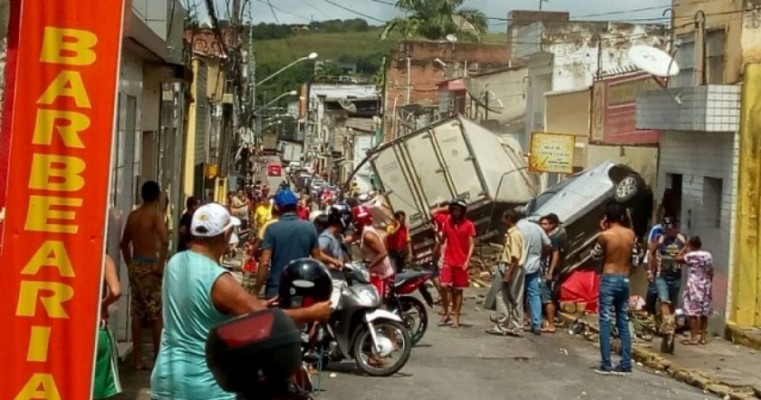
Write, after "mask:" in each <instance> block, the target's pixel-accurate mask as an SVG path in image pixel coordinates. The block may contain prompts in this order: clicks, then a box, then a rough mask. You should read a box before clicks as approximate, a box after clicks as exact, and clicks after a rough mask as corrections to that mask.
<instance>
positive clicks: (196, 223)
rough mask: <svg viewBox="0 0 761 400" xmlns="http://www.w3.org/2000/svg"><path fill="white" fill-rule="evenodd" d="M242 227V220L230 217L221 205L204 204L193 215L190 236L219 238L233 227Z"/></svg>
mask: <svg viewBox="0 0 761 400" xmlns="http://www.w3.org/2000/svg"><path fill="white" fill-rule="evenodd" d="M236 226H240V220H239V219H238V218H235V217H233V216H231V215H230V212H229V211H227V208H225V207H224V206H223V205H221V204H219V203H209V204H204V205H202V206H201V207H198V209H197V210H196V211H195V212H194V213H193V220H192V221H191V222H190V234H191V235H193V236H198V237H214V236H219V235H221V234H223V233H225V232H227V231H229V230H230V229H232V228H233V227H236Z"/></svg>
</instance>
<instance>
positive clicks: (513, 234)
mask: <svg viewBox="0 0 761 400" xmlns="http://www.w3.org/2000/svg"><path fill="white" fill-rule="evenodd" d="M518 219H519V216H518V213H517V212H515V211H513V210H507V211H505V212H504V213H502V223H503V224H504V225H505V228H506V229H507V231H506V232H505V243H504V245H503V247H502V255H501V256H500V261H499V263H498V264H497V270H496V272H495V275H494V280H493V281H492V288H491V290H490V291H489V295H488V296H487V299H486V301H485V302H484V305H485V306H487V308H490V309H493V310H494V311H496V315H495V314H492V315H491V316H490V317H489V319H490V320H491V321H492V322H493V323H494V324H495V325H494V327H493V328H491V329H488V330H487V331H486V333H489V334H492V335H500V336H505V335H511V336H516V337H521V336H523V329H522V328H523V292H524V287H523V286H524V280H525V272H524V269H523V263H524V262H525V259H526V257H525V253H524V244H523V235H522V234H521V232H520V231H519V230H518V227H517V226H516V223H517V222H518ZM489 303H494V305H493V306H491V305H489Z"/></svg>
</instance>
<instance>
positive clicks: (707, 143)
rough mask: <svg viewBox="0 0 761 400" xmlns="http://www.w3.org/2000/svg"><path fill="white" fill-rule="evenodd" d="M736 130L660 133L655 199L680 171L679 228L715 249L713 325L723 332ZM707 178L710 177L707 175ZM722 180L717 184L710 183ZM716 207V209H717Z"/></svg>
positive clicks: (735, 160)
mask: <svg viewBox="0 0 761 400" xmlns="http://www.w3.org/2000/svg"><path fill="white" fill-rule="evenodd" d="M734 139H735V133H706V132H674V131H665V132H663V136H662V137H661V144H660V146H661V154H660V168H659V173H658V188H659V192H656V198H659V197H660V196H661V195H662V194H663V190H664V189H666V188H669V187H670V182H669V174H680V175H682V204H681V215H680V216H679V219H680V220H681V228H682V232H684V233H685V234H686V235H699V236H700V237H701V238H702V239H703V244H704V247H705V249H706V250H708V251H710V252H711V253H712V254H713V258H714V268H715V276H714V280H713V309H714V317H713V318H711V327H712V329H713V330H715V331H718V332H722V331H723V329H724V324H725V321H726V307H727V294H728V290H727V285H728V276H729V265H730V260H729V252H730V241H731V237H732V230H731V227H732V226H731V225H732V207H733V204H734V203H735V193H734V187H735V185H736V182H735V177H734V175H733V169H734V168H735V167H736V164H737V154H736V151H735V148H734ZM706 178H709V179H708V180H706ZM710 178H713V179H720V180H721V181H720V182H721V186H720V188H717V187H714V186H712V184H713V183H717V182H718V181H712V180H711V179H710ZM716 207H718V209H717V208H716Z"/></svg>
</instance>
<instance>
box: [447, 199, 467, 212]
mask: <svg viewBox="0 0 761 400" xmlns="http://www.w3.org/2000/svg"><path fill="white" fill-rule="evenodd" d="M454 207H460V208H461V209H462V212H463V213H465V212H466V211H468V203H466V202H465V200H463V199H454V200H452V201H450V202H449V212H452V209H453V208H454Z"/></svg>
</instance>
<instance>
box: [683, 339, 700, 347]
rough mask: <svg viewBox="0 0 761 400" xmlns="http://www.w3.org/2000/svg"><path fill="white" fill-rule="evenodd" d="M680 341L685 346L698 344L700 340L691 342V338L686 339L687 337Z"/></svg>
mask: <svg viewBox="0 0 761 400" xmlns="http://www.w3.org/2000/svg"><path fill="white" fill-rule="evenodd" d="M681 343H682V344H683V345H685V346H697V345H699V344H700V342H693V341H691V340H687V339H685V340H682V342H681Z"/></svg>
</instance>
